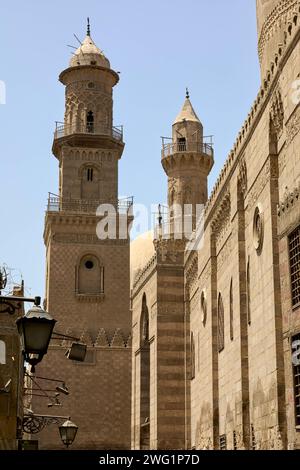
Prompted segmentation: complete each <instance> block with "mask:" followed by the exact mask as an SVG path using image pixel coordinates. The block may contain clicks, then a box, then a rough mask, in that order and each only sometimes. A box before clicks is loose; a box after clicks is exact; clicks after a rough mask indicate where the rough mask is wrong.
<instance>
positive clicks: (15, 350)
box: [0, 282, 24, 450]
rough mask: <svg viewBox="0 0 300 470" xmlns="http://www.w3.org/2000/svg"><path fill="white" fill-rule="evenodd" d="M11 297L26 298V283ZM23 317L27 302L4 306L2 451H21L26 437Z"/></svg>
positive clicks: (0, 333) (0, 312)
mask: <svg viewBox="0 0 300 470" xmlns="http://www.w3.org/2000/svg"><path fill="white" fill-rule="evenodd" d="M11 295H14V296H18V297H22V296H23V295H24V285H23V282H22V284H21V285H20V286H13V288H12V292H11ZM12 306H13V307H12ZM14 309H15V310H14ZM22 315H24V306H23V303H21V302H20V303H17V302H10V305H8V304H6V303H1V304H0V450H16V449H18V441H19V440H20V439H21V438H22V420H23V393H24V387H23V379H24V370H23V369H24V364H23V357H22V351H21V344H20V336H19V333H18V330H17V326H16V320H17V319H18V318H19V317H21V316H22Z"/></svg>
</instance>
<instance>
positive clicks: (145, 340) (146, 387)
mask: <svg viewBox="0 0 300 470" xmlns="http://www.w3.org/2000/svg"><path fill="white" fill-rule="evenodd" d="M149 336H150V334H149V310H148V306H147V298H146V294H145V293H144V294H143V298H142V309H141V316H140V359H141V367H140V449H141V450H147V449H150V343H149Z"/></svg>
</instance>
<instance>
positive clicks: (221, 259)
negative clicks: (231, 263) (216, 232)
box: [218, 237, 232, 269]
mask: <svg viewBox="0 0 300 470" xmlns="http://www.w3.org/2000/svg"><path fill="white" fill-rule="evenodd" d="M231 255H232V238H231V237H230V238H229V239H228V240H227V243H226V244H225V245H224V246H223V247H222V249H221V251H220V252H219V254H218V269H222V267H223V266H224V264H225V263H226V262H227V261H228V259H229V258H230V256H231Z"/></svg>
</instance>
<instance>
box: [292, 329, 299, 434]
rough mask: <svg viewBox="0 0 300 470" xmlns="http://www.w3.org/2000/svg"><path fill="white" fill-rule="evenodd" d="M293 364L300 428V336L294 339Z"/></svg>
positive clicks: (296, 413) (297, 417)
mask: <svg viewBox="0 0 300 470" xmlns="http://www.w3.org/2000/svg"><path fill="white" fill-rule="evenodd" d="M292 364H293V377H294V403H295V424H296V426H300V334H298V335H296V336H293V338H292Z"/></svg>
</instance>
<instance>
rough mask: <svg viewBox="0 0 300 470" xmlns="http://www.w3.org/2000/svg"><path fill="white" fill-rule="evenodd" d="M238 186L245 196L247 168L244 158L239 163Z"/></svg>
mask: <svg viewBox="0 0 300 470" xmlns="http://www.w3.org/2000/svg"><path fill="white" fill-rule="evenodd" d="M238 185H239V189H240V191H241V192H242V194H243V195H245V194H246V192H247V166H246V162H245V158H244V157H242V158H241V159H240V161H239V174H238Z"/></svg>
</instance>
